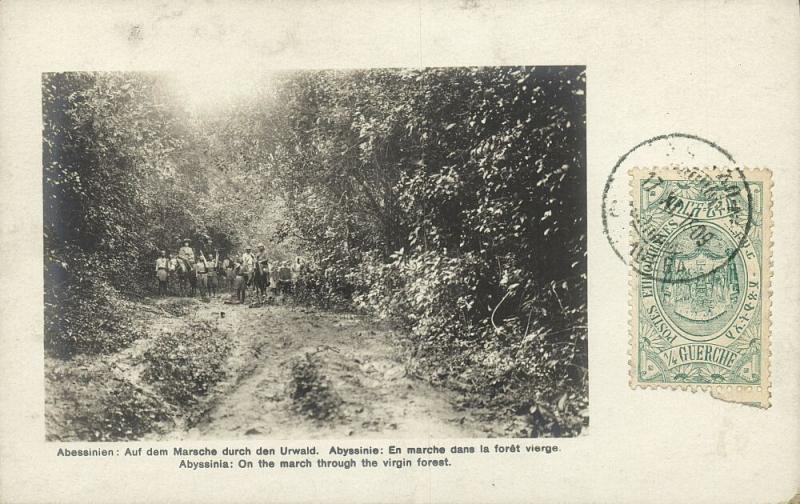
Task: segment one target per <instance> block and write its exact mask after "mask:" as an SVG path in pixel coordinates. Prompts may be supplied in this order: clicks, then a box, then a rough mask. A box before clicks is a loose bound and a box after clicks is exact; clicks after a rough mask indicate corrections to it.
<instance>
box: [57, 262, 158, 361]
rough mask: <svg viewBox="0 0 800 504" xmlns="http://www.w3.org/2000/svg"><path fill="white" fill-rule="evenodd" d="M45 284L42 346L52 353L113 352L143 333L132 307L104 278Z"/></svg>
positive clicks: (69, 354)
mask: <svg viewBox="0 0 800 504" xmlns="http://www.w3.org/2000/svg"><path fill="white" fill-rule="evenodd" d="M45 288H46V290H45V331H44V337H45V348H47V349H48V350H49V351H50V352H52V353H53V354H54V355H57V356H59V357H62V358H63V357H69V356H72V355H75V354H77V353H86V354H98V353H113V352H116V351H118V350H120V349H122V348H125V347H126V346H128V345H130V344H131V343H132V342H133V341H135V340H136V339H138V338H141V337H142V336H143V335H144V330H143V328H142V327H140V326H138V325H137V324H136V323H135V317H134V315H135V313H134V311H135V309H134V308H133V307H132V306H131V304H130V303H129V302H126V301H124V300H122V299H121V297H120V295H119V293H118V292H117V291H116V289H114V288H113V287H111V286H110V285H109V284H108V283H106V282H104V281H100V280H97V279H95V278H93V277H87V278H84V279H83V280H82V281H80V282H75V283H65V284H60V285H55V286H45Z"/></svg>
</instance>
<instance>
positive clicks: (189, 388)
mask: <svg viewBox="0 0 800 504" xmlns="http://www.w3.org/2000/svg"><path fill="white" fill-rule="evenodd" d="M232 349H233V343H232V341H231V338H230V336H229V335H227V334H225V333H220V332H215V331H213V330H212V329H211V327H210V325H209V324H207V323H205V324H195V325H193V326H192V327H190V329H189V330H187V331H185V332H183V331H181V332H166V333H162V334H160V335H159V336H158V337H156V338H155V339H154V340H153V343H152V345H151V346H150V348H148V349H147V350H146V351H145V352H144V354H143V357H144V360H145V362H146V363H147V367H146V368H145V370H144V372H143V373H142V378H143V379H145V380H146V381H148V382H150V383H152V384H153V385H154V386H155V387H156V389H157V390H158V391H159V393H160V394H161V395H163V396H164V398H166V399H167V400H168V401H170V402H171V403H172V404H175V405H180V406H187V405H188V406H191V405H195V404H197V403H198V402H199V401H200V399H201V398H202V397H203V396H204V395H206V394H208V392H209V391H210V390H211V388H212V387H213V386H214V385H215V384H216V383H218V382H219V381H221V380H222V379H223V378H224V377H225V362H226V361H227V359H228V357H229V356H230V354H231V351H232Z"/></svg>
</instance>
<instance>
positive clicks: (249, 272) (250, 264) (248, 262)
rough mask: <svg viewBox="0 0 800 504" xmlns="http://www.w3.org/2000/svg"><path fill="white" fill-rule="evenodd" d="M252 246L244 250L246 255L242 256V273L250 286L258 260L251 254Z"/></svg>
mask: <svg viewBox="0 0 800 504" xmlns="http://www.w3.org/2000/svg"><path fill="white" fill-rule="evenodd" d="M251 250H252V249H251V248H250V245H248V246H246V247H245V248H244V254H242V261H241V264H242V273H243V274H244V276H245V280H246V285H247V286H249V285H250V284H251V282H252V281H253V272H254V271H255V269H256V258H255V256H253V253H252V252H251Z"/></svg>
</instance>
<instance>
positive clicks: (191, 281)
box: [175, 257, 197, 297]
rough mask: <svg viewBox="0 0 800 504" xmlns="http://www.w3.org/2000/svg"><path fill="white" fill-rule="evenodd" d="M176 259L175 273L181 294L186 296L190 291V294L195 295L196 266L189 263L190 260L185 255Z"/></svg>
mask: <svg viewBox="0 0 800 504" xmlns="http://www.w3.org/2000/svg"><path fill="white" fill-rule="evenodd" d="M176 261H177V263H176V266H175V275H176V277H177V284H178V289H179V291H180V294H181V296H185V295H187V291H188V293H189V296H190V297H194V295H195V293H196V292H197V273H196V272H195V270H194V267H193V266H192V265H191V264H189V261H187V260H186V259H184V258H183V257H178V258H177V259H176Z"/></svg>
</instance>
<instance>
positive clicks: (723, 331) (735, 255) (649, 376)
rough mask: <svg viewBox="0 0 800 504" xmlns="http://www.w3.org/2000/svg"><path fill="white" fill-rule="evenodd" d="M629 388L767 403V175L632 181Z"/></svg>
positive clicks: (653, 173) (695, 174)
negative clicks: (692, 392) (673, 390)
mask: <svg viewBox="0 0 800 504" xmlns="http://www.w3.org/2000/svg"><path fill="white" fill-rule="evenodd" d="M631 199H632V203H633V207H632V217H633V219H632V225H631V242H630V244H631V266H632V276H631V324H630V326H631V345H632V348H631V360H630V363H631V386H632V387H634V388H635V387H645V388H648V387H661V388H692V389H693V390H697V389H703V390H710V391H711V394H712V395H713V396H715V397H718V398H720V399H724V400H728V401H735V402H740V403H746V404H751V405H756V406H761V407H768V406H769V396H770V374H769V373H770V369H769V357H770V350H769V349H770V345H769V341H770V295H771V291H770V280H771V278H770V271H771V256H772V254H771V252H772V250H771V243H772V242H771V239H770V234H771V230H772V226H771V219H772V208H771V178H770V172H769V171H767V170H752V169H739V168H732V169H723V168H709V169H703V168H693V169H683V168H681V169H678V168H670V169H667V168H661V169H638V168H637V169H635V170H632V171H631Z"/></svg>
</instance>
